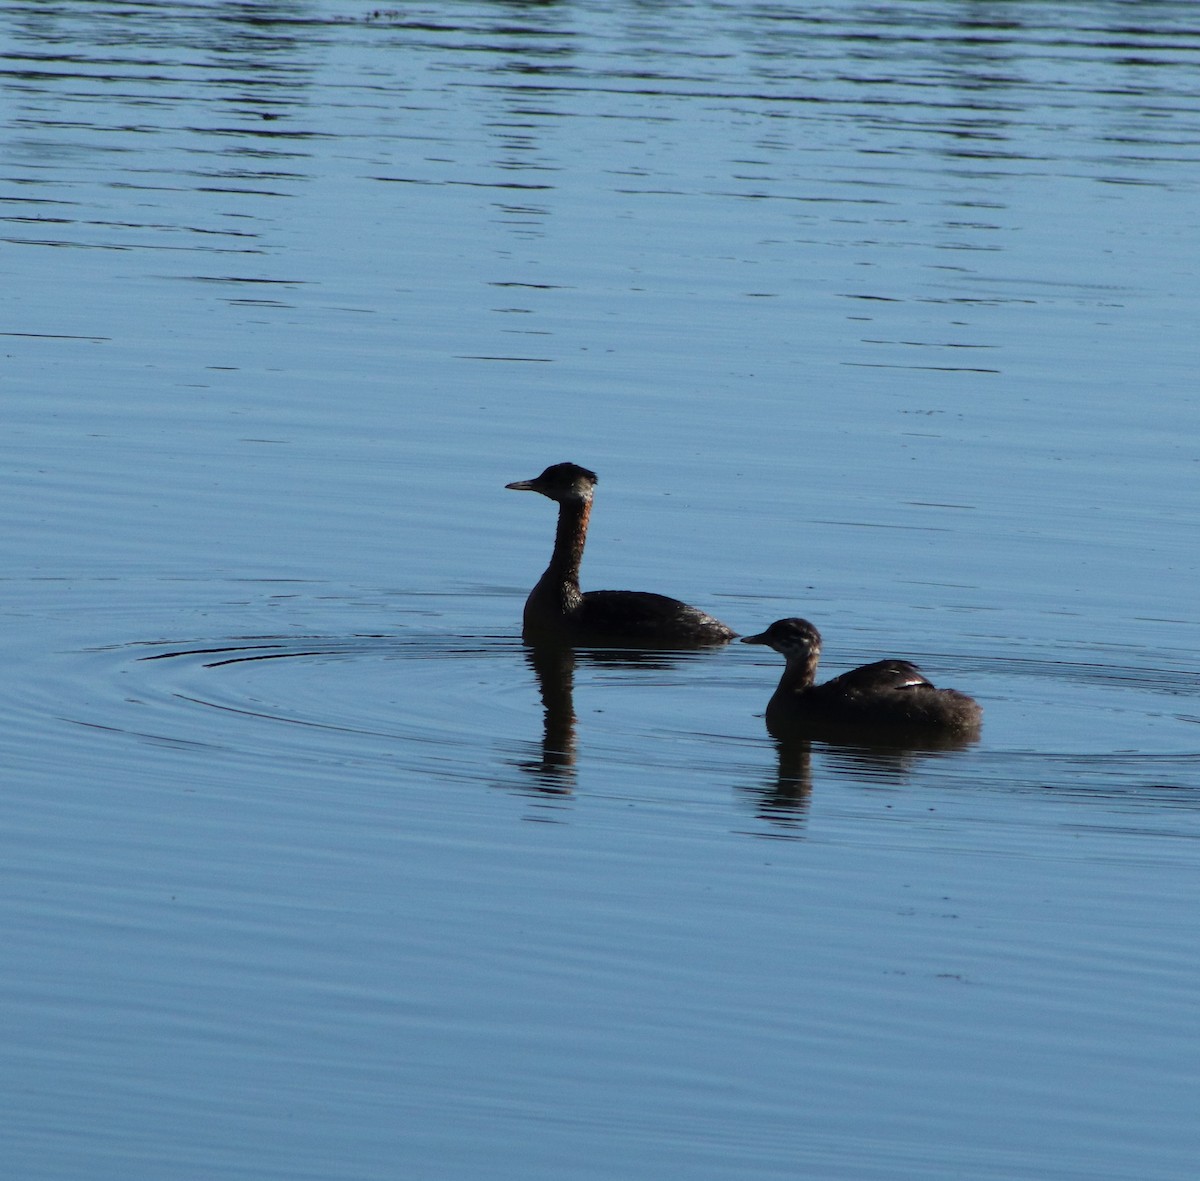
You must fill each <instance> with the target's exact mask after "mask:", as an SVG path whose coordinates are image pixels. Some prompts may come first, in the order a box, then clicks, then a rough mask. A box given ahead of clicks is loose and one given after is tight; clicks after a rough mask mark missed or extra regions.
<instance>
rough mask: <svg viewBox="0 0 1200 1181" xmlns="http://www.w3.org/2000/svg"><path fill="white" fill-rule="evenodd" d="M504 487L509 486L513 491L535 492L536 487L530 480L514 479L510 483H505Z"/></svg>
mask: <svg viewBox="0 0 1200 1181" xmlns="http://www.w3.org/2000/svg"><path fill="white" fill-rule="evenodd" d="M504 486H505V488H511V489H512V490H513V491H514V492H536V491H537V489H536V488H535V487H534V486H533V481H532V480H514V481H513V482H512V483H511V484H505V485H504Z"/></svg>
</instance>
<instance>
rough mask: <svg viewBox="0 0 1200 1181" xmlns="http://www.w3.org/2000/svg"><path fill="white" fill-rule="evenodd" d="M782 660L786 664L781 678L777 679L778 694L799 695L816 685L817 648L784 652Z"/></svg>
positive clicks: (819, 657)
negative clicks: (783, 659) (784, 660)
mask: <svg viewBox="0 0 1200 1181" xmlns="http://www.w3.org/2000/svg"><path fill="white" fill-rule="evenodd" d="M784 658H785V659H786V661H787V664H786V665H785V666H784V669H783V676H782V677H780V679H779V690H778V691H779V692H780V693H800V692H803V690H805V689H811V688H812V687H813V685H814V684H816V680H817V664H818V663H819V661H820V659H821V649H820V647H819V646H817V645H813V646H811V647H805V648H803V649H801V650H800V651H792V652H785V653H784Z"/></svg>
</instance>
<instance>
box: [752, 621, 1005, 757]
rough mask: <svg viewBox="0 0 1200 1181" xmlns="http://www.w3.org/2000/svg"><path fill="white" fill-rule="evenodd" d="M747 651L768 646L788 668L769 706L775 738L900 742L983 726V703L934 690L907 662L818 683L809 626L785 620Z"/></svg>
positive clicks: (815, 638)
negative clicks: (801, 735) (803, 733)
mask: <svg viewBox="0 0 1200 1181" xmlns="http://www.w3.org/2000/svg"><path fill="white" fill-rule="evenodd" d="M742 643H743V644H765V645H766V646H767V647H769V648H773V649H774V650H775V651H776V652H778V653H780V654H781V655H782V656H783V657H784V659H785V660H786V661H787V664H786V666H785V667H784V670H783V676H782V677H781V678H780V680H779V687H778V688H777V689H776V690H775V692H774V694H773V695H772V697H771V700H770V701H769V702H767V727H768V729H769V730H770V731H771V732H772V733H773V734H775V733H778V732H789V733H795V732H796V731H798V730H807V731H809V732H810V733H811V734H812V735H813V736H814V737H821V736H823V735H824V736H833V737H836V738H839V739H842V740H853V739H855V738H859V739H862V740H864V741H870V740H872V739H875V738H888V739H902V738H904V737H905V736H913V737H919V736H922V735H936V734H970V733H972V732H975V731H978V729H979V727H980V724H981V723H982V721H983V710H982V709H980V707H979V703H978V702H977V701H975V700H974V699H973V698H970V697H968V696H967V695H966V694H965V693H959V692H958V690H957V689H938V688H935V687H934V686H933V685H932V684H930V682H929V681H928V680H926V678H925V677H924V676H923V675H922V673H921V670H920V669H919V668H917V666H916V665H915V664H911V663H909V661H907V660H877V661H876V662H875V663H874V664H864V665H863V666H862V667H861V668H856V669H852V670H851V671H850V672H848V673H842V675H841V676H840V677H834V678H833V680H831V681H826V682H825V683H824V684H823V685H818V684H816V679H817V662H818V661H819V660H820V658H821V634H820V632H818V631H817V629H816V628H815V627H813V625H812V624H811V623H809V622H808V620H806V619H779V620H776V621H775V622H774V623H773V624H771V626H770V627H769V628H767V630H766V631H765V632H763V633H762V634H761V635H757V636H744V637H743V638H742Z"/></svg>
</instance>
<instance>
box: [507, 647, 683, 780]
mask: <svg viewBox="0 0 1200 1181" xmlns="http://www.w3.org/2000/svg"><path fill="white" fill-rule="evenodd" d="M680 658H681V654H680V653H675V652H669V651H667V652H664V651H662V650H653V649H645V650H643V649H638V648H575V647H573V646H572V645H570V644H561V643H538V644H532V643H527V644H526V645H525V661H526V663H527V664H528V665H529V667H530V668H531V669H532V670H533V674H534V677H535V679H536V680H537V684H538V692H539V693H540V694H541V698H542V741H541V745H540V747H539V748H538V750H537V754H536V756H535V757H532V758H529V759H526V760H524V761H521V762H518V763H517V764H516V765H517V766H518V767H519V768H520V770H521V771H522V772H523V773H524V775H525V776H526V778H527V780H528V782H529V785H530V787H531V788H532V789H533V790H534V791H536V792H538V793H539V794H542V795H569V794H571V792H573V791H574V789H575V778H576V772H575V766H576V761H577V758H578V753H579V742H578V736H577V734H576V729H575V723H576V716H575V667H576V663H577V662H579V661H582V662H585V663H587V664H592V665H603V666H605V667H608V668H638V669H665V668H669V667H670V666H671V665H672V664H673V663H676V662H677V661H678V660H679V659H680ZM530 745H532V744H530Z"/></svg>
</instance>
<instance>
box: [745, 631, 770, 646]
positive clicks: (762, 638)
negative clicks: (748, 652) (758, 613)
mask: <svg viewBox="0 0 1200 1181" xmlns="http://www.w3.org/2000/svg"><path fill="white" fill-rule="evenodd" d="M742 643H743V644H766V643H768V640H767V633H766V632H760V633H759V634H758V635H757V636H742Z"/></svg>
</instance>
